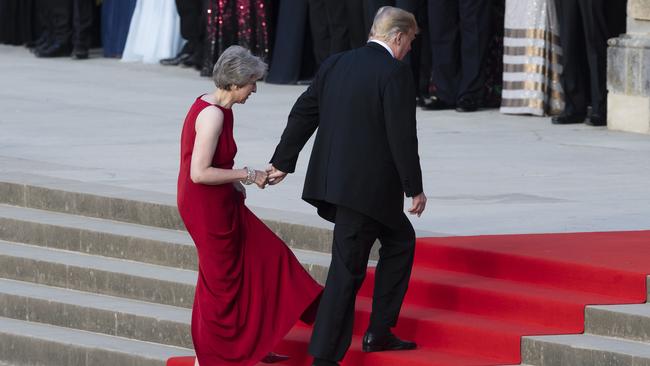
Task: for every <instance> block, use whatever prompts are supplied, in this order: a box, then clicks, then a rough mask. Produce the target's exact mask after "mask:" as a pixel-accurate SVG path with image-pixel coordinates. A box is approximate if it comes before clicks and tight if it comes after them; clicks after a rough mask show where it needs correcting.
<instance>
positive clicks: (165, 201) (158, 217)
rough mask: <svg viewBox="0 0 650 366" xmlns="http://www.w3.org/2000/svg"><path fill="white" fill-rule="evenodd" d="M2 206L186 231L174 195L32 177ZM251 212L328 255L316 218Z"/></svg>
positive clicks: (6, 184)
mask: <svg viewBox="0 0 650 366" xmlns="http://www.w3.org/2000/svg"><path fill="white" fill-rule="evenodd" d="M0 203H3V204H8V205H13V206H20V207H28V208H35V209H40V210H46V211H55V212H62V213H68V214H73V215H82V216H88V217H95V218H102V219H107V220H113V221H121V222H128V223H134V224H140V225H145V226H154V227H160V228H166V229H173V230H185V226H184V225H183V222H182V220H181V218H180V216H179V214H178V210H177V208H176V197H175V195H169V194H164V193H158V192H149V191H141V190H135V189H129V188H124V187H115V186H109V185H103V184H94V183H85V182H79V181H73V180H66V179H58V178H53V177H43V176H38V175H33V174H19V175H3V176H2V180H1V181H0ZM250 208H251V210H252V211H253V212H254V213H255V214H256V215H257V216H258V217H260V218H261V219H262V220H263V221H264V223H265V224H266V225H268V226H269V228H271V230H273V231H274V232H275V233H276V234H277V235H278V236H279V237H280V238H281V239H282V240H284V241H285V242H286V243H287V245H289V246H290V247H293V248H297V249H305V250H311V251H320V252H325V253H329V251H330V248H331V243H332V231H331V228H332V225H331V224H329V223H327V222H325V221H324V220H322V219H320V218H319V217H317V216H316V215H315V214H313V215H305V214H302V213H297V212H289V211H284V210H276V209H269V208H257V207H250ZM425 234H426V233H425ZM374 255H375V256H376V250H375V252H374Z"/></svg>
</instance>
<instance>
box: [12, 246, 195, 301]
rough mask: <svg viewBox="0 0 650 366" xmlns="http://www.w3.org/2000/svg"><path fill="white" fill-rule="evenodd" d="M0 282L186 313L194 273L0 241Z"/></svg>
mask: <svg viewBox="0 0 650 366" xmlns="http://www.w3.org/2000/svg"><path fill="white" fill-rule="evenodd" d="M0 278H7V279H13V280H18V281H26V282H33V283H38V284H42V285H48V286H56V287H62V288H68V289H72V290H79V291H86V292H92V293H99V294H104V295H111V296H118V297H124V298H129V299H134V300H142V301H147V302H153V303H159V304H165V305H172V306H181V307H188V308H189V307H191V306H192V301H193V298H194V287H195V285H196V279H197V272H196V271H191V270H186V269H179V268H172V267H166V266H159V265H154V264H147V263H141V262H134V261H128V260H124V259H115V258H108V257H102V256H96V255H90V254H83V253H79V252H73V251H65V250H61V249H51V248H43V247H38V246H33V245H27V244H18V243H11V242H7V241H0Z"/></svg>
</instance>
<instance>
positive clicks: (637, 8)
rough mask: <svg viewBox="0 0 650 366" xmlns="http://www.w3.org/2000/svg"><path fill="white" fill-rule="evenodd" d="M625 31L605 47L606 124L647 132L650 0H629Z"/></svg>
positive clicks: (649, 117)
mask: <svg viewBox="0 0 650 366" xmlns="http://www.w3.org/2000/svg"><path fill="white" fill-rule="evenodd" d="M627 27H628V29H627V34H624V35H621V36H620V37H618V38H612V39H610V40H609V42H608V45H609V47H608V50H607V89H608V91H609V94H608V97H607V105H608V107H607V109H608V117H607V125H608V127H609V128H610V129H613V130H621V131H628V132H639V133H648V134H650V0H629V1H628V22H627Z"/></svg>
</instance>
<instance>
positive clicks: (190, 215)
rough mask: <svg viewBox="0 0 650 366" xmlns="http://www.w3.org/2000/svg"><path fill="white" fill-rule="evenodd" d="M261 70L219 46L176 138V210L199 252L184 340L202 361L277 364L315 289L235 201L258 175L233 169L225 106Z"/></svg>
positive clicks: (311, 308)
mask: <svg viewBox="0 0 650 366" xmlns="http://www.w3.org/2000/svg"><path fill="white" fill-rule="evenodd" d="M265 71H266V64H264V62H263V61H262V60H261V59H260V58H258V57H255V56H253V55H252V54H251V53H250V51H248V50H247V49H245V48H243V47H240V46H232V47H230V48H228V49H227V50H225V51H224V52H223V54H222V55H221V57H220V58H219V60H218V61H217V63H216V64H215V67H214V73H213V79H214V82H215V84H216V86H217V89H216V90H215V91H214V92H213V93H211V94H205V95H202V96H200V97H198V98H197V99H196V101H195V102H194V104H193V105H192V107H191V108H190V110H189V112H188V114H187V117H186V118H185V123H184V126H183V132H182V135H181V165H180V172H179V175H178V210H179V212H180V214H181V217H182V218H183V222H184V223H185V226H186V228H187V231H188V232H189V233H190V235H191V236H192V239H193V240H194V243H195V245H196V248H197V252H198V256H199V278H198V283H197V286H196V294H195V298H194V306H193V309H192V339H193V342H194V348H195V351H196V355H197V363H198V364H200V365H201V366H231V365H232V366H235V365H237V366H250V365H254V364H256V363H258V362H259V361H262V362H265V361H266V362H277V361H280V360H283V357H282V356H279V355H276V354H274V353H271V351H272V349H273V347H275V345H276V344H277V343H278V342H279V341H280V340H281V339H282V338H283V337H284V336H285V335H286V334H287V332H288V331H289V330H290V329H291V327H292V326H293V325H294V324H295V323H296V321H297V320H298V319H302V320H303V321H306V322H311V321H313V315H314V313H315V307H316V306H315V304H316V302H317V299H318V297H319V296H320V293H321V290H322V288H321V286H320V285H318V284H317V283H316V282H315V281H314V280H313V279H312V278H311V277H310V276H309V274H308V273H307V272H306V271H305V270H304V269H303V268H302V266H301V265H300V263H299V262H298V260H297V259H296V258H295V256H294V255H293V253H292V252H291V250H289V248H287V246H286V245H285V244H284V243H283V242H282V241H281V240H280V239H279V238H278V237H277V236H276V235H275V234H274V233H273V232H272V231H271V230H270V229H269V228H268V227H266V226H265V225H264V224H263V223H262V222H261V221H260V220H259V219H258V218H257V217H256V216H255V215H254V214H253V213H252V212H251V211H250V210H249V209H248V208H247V207H246V206H245V205H244V199H245V197H246V193H245V192H246V191H245V189H244V186H243V185H242V183H244V184H252V183H255V184H256V185H257V186H258V187H260V188H264V186H265V185H266V184H267V174H266V172H263V171H258V170H253V169H249V168H243V169H233V165H234V157H235V154H236V152H237V145H236V144H235V140H234V139H233V113H232V109H231V108H232V106H233V105H234V104H236V103H242V104H243V103H245V102H246V99H247V98H248V96H249V95H250V94H251V93H254V92H255V91H256V82H257V80H259V79H260V78H262V76H263V75H264V73H265Z"/></svg>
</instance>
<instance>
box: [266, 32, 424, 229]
mask: <svg viewBox="0 0 650 366" xmlns="http://www.w3.org/2000/svg"><path fill="white" fill-rule="evenodd" d="M316 128H318V132H317V134H316V139H315V141H314V147H313V150H312V154H311V159H310V161H309V167H308V169H307V176H306V179H305V186H304V191H303V196H302V197H303V199H304V200H305V201H307V202H309V203H311V204H312V205H314V206H316V207H317V208H318V213H319V215H321V216H322V217H323V218H325V219H327V220H329V221H334V219H335V216H336V206H338V205H342V206H345V207H348V208H351V209H354V210H356V211H358V212H361V213H363V214H365V215H367V216H370V217H372V218H374V219H376V220H378V221H380V222H381V223H383V224H385V225H388V226H395V225H398V224H400V223H403V220H404V215H403V209H404V193H406V195H407V196H409V197H413V196H416V195H418V194H420V193H421V192H422V172H421V170H420V158H419V156H418V140H417V131H416V121H415V94H414V87H413V79H412V76H411V70H410V68H409V66H408V65H407V64H405V63H403V62H401V61H399V60H397V59H394V58H393V57H392V56H391V55H390V53H389V52H388V51H387V50H386V49H385V48H383V47H382V46H381V45H379V44H377V43H374V42H370V43H368V44H367V45H365V46H363V47H360V48H357V49H354V50H351V51H347V52H343V53H340V54H336V55H333V56H332V57H330V58H328V59H327V60H325V62H324V63H323V65H322V66H321V68H320V70H319V71H318V73H317V75H316V77H315V78H314V80H313V82H312V84H311V85H310V87H309V88H308V89H307V90H306V91H305V92H304V93H303V94H302V95H301V96H300V97H299V98H298V100H297V101H296V103H295V105H294V106H293V108H292V110H291V113H290V114H289V119H288V123H287V127H286V128H285V130H284V133H283V134H282V138H281V140H280V143H279V144H278V146H277V148H276V150H275V153H274V155H273V158H272V159H271V163H272V164H273V165H274V166H275V167H276V168H277V169H279V170H281V171H283V172H286V173H292V172H294V170H295V166H296V161H297V159H298V153H299V152H300V150H301V149H302V148H303V146H304V145H305V143H306V142H307V140H309V138H310V137H311V135H312V134H313V132H314V131H315V130H316Z"/></svg>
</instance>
